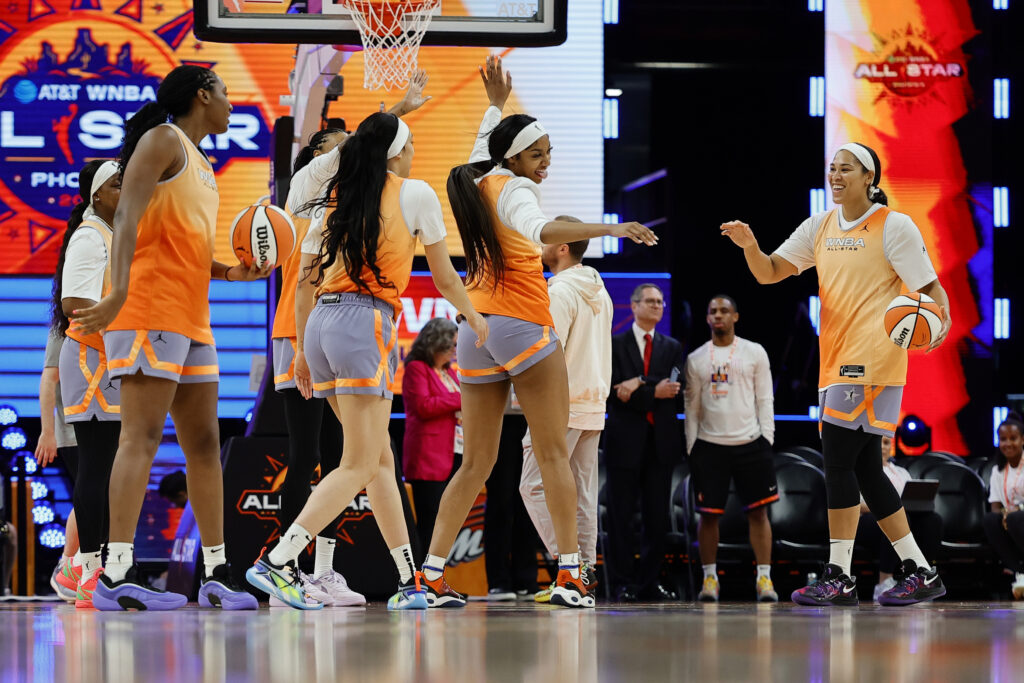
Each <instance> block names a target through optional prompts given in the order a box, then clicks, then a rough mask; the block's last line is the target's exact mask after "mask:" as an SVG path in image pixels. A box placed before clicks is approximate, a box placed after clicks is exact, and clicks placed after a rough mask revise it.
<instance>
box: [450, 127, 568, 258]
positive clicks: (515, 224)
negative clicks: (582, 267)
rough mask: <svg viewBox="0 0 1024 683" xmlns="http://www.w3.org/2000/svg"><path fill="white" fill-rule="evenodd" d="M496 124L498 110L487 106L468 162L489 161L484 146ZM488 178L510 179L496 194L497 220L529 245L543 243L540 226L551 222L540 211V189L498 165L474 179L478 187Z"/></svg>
mask: <svg viewBox="0 0 1024 683" xmlns="http://www.w3.org/2000/svg"><path fill="white" fill-rule="evenodd" d="M499 123H501V110H500V109H498V108H497V107H488V108H487V111H485V112H484V117H483V119H482V120H481V121H480V130H479V131H478V132H477V136H476V143H475V144H474V145H473V151H472V152H471V153H470V155H469V163H471V164H473V163H476V162H478V161H487V160H489V159H490V158H491V155H490V152H488V151H487V144H488V140H489V139H490V136H491V131H493V130H494V127H495V126H497V125H498V124H499ZM492 175H504V176H509V177H510V178H511V180H509V181H508V182H507V183H505V187H503V188H501V192H500V193H499V194H498V206H497V213H498V220H500V221H501V222H502V223H504V224H505V225H506V226H508V227H509V228H511V229H512V230H515V231H516V232H518V233H519V234H520V235H522V236H523V237H525V238H526V239H528V240H530V241H531V242H534V243H535V244H544V243H543V242H541V241H540V233H541V230H543V229H544V226H545V225H547V224H548V223H550V222H551V221H550V220H549V219H548V217H547V216H545V215H544V212H543V211H542V210H541V208H540V186H539V185H537V183H535V182H533V181H532V180H530V179H529V178H524V177H522V176H517V175H516V174H515V173H513V172H512V171H510V170H508V169H507V168H502V167H501V166H495V167H494V168H493V169H491V170H490V171H488V172H487V173H485V174H484V175H482V176H480V177H479V178H477V180H476V182H477V183H478V184H479V183H480V181H481V180H483V179H484V178H486V177H487V176H492Z"/></svg>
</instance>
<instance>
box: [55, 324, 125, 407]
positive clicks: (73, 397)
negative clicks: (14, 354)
mask: <svg viewBox="0 0 1024 683" xmlns="http://www.w3.org/2000/svg"><path fill="white" fill-rule="evenodd" d="M58 367H59V368H60V395H61V398H62V399H63V401H64V421H65V422H88V421H89V420H91V419H93V418H94V417H95V418H96V419H97V420H100V421H102V422H119V421H120V420H121V388H120V386H118V385H119V384H120V383H114V382H113V381H112V379H111V377H110V375H109V373H108V372H107V355H106V353H105V352H104V351H99V350H97V349H94V348H92V347H91V346H87V345H85V344H83V343H81V342H80V341H77V340H75V339H72V338H71V337H68V338H67V339H65V340H64V345H63V346H61V349H60V361H59V365H58Z"/></svg>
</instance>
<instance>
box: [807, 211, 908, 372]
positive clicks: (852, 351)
mask: <svg viewBox="0 0 1024 683" xmlns="http://www.w3.org/2000/svg"><path fill="white" fill-rule="evenodd" d="M838 211H839V209H833V210H832V211H830V212H829V214H828V215H827V216H825V221H824V223H823V224H822V226H821V228H820V229H819V230H818V234H817V235H816V236H815V242H814V261H815V267H816V268H817V269H818V290H819V296H820V297H821V324H820V337H819V345H820V353H821V369H820V371H819V376H818V387H819V388H822V389H823V388H825V387H827V386H830V385H832V384H868V385H885V386H902V385H904V384H906V383H907V352H906V351H904V350H903V349H901V348H900V347H898V346H896V345H895V344H893V343H892V341H890V339H889V336H888V335H887V334H886V333H885V328H884V326H883V324H882V320H883V318H884V316H885V308H886V306H888V305H889V302H890V301H892V299H893V298H894V297H895V296H896V295H898V294H899V293H900V291H901V289H902V287H903V281H902V280H900V278H899V276H898V275H897V274H896V271H895V270H893V267H892V266H891V265H890V264H889V261H888V260H887V259H886V258H885V244H884V242H885V235H884V232H885V219H886V217H888V215H889V209H888V208H886V207H882V208H881V209H878V210H877V211H875V212H874V213H873V214H871V215H870V216H868V217H867V219H865V220H864V221H863V222H862V223H860V224H858V225H857V226H856V227H854V228H852V229H851V230H847V231H845V232H844V231H843V230H840V228H839V219H838V215H837V212H838Z"/></svg>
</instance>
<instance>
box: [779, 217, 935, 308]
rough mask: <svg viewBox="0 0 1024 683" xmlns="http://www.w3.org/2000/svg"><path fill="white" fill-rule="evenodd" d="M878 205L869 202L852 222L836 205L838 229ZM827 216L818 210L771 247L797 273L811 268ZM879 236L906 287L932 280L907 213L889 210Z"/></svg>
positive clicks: (852, 224)
mask: <svg viewBox="0 0 1024 683" xmlns="http://www.w3.org/2000/svg"><path fill="white" fill-rule="evenodd" d="M880 208H882V205H881V204H872V205H871V208H870V209H868V210H867V212H866V213H865V214H864V215H863V216H860V217H859V218H857V219H856V220H854V221H847V220H846V219H844V218H843V211H842V209H841V208H838V207H837V209H836V213H837V214H838V219H839V229H840V230H842V231H844V232H846V231H849V230H853V229H854V228H856V227H857V226H858V225H860V224H861V223H862V222H863V221H864V220H865V219H866V218H867V217H868V216H870V215H871V214H873V213H874V212H875V211H878V210H879V209H880ZM827 215H828V212H824V213H819V214H815V215H813V216H811V217H810V218H808V219H807V220H805V221H804V222H803V223H801V224H800V227H798V228H797V229H796V230H794V231H793V234H792V235H790V236H789V239H787V240H786V241H785V242H783V243H782V245H781V246H780V247H779V248H778V249H776V250H775V253H776V254H778V255H779V256H781V257H782V258H784V259H786V260H787V261H789V262H790V263H792V264H793V265H794V266H796V268H797V271H798V272H800V273H802V272H804V271H805V270H807V269H808V268H813V267H814V265H815V262H814V240H815V236H816V235H817V234H818V230H819V229H820V228H821V226H822V225H823V224H824V223H825V216H827ZM882 237H883V248H884V250H885V259H886V260H887V261H888V262H889V265H891V266H892V269H893V270H895V271H896V274H897V275H899V277H900V279H901V280H903V284H905V285H906V286H907V289H909V290H910V291H917V290H919V289H921V288H922V287H924V286H925V285H927V284H928V283H930V282H932V281H933V280H935V278H936V275H935V268H934V267H933V266H932V260H931V258H929V256H928V249H927V248H926V247H925V245H924V239H923V238H922V237H921V231H920V230H918V228H917V226H916V225H915V224H914V221H912V220H911V219H910V216H908V215H906V214H903V213H899V212H897V211H890V212H889V215H888V217H886V219H885V227H884V228H883V235H882Z"/></svg>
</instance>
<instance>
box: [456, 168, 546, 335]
mask: <svg viewBox="0 0 1024 683" xmlns="http://www.w3.org/2000/svg"><path fill="white" fill-rule="evenodd" d="M509 180H511V177H510V176H507V175H489V176H486V177H484V178H483V179H482V180H481V181H480V185H479V187H480V193H481V194H482V195H483V199H484V203H485V204H486V205H487V208H488V211H489V212H490V214H491V225H492V226H493V229H494V231H495V232H496V233H497V235H498V241H499V242H500V243H501V249H502V251H503V252H504V254H505V279H504V282H503V283H502V284H500V285H499V286H498V287H497V288H496V289H495V287H494V279H493V278H492V277H485V278H484V279H482V280H480V281H478V282H471V283H467V285H466V293H467V294H468V295H469V300H470V302H472V304H473V307H474V308H476V310H477V312H478V313H489V314H492V315H504V316H507V317H509V318H518V319H519V320H525V321H527V322H531V323H537V324H538V325H547V326H549V327H554V322H553V321H552V319H551V309H550V304H551V300H550V299H549V298H548V283H547V281H546V280H545V279H544V264H543V263H542V262H541V260H540V247H539V246H537V245H536V244H534V243H533V242H531V241H530V240H528V239H527V238H525V237H523V236H522V235H521V234H519V233H518V232H516V231H515V230H513V229H512V228H510V227H508V226H506V225H505V224H504V223H502V222H501V220H500V219H499V218H498V209H497V206H498V197H499V195H501V190H502V189H503V188H504V187H505V183H507V182H508V181H509Z"/></svg>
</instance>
